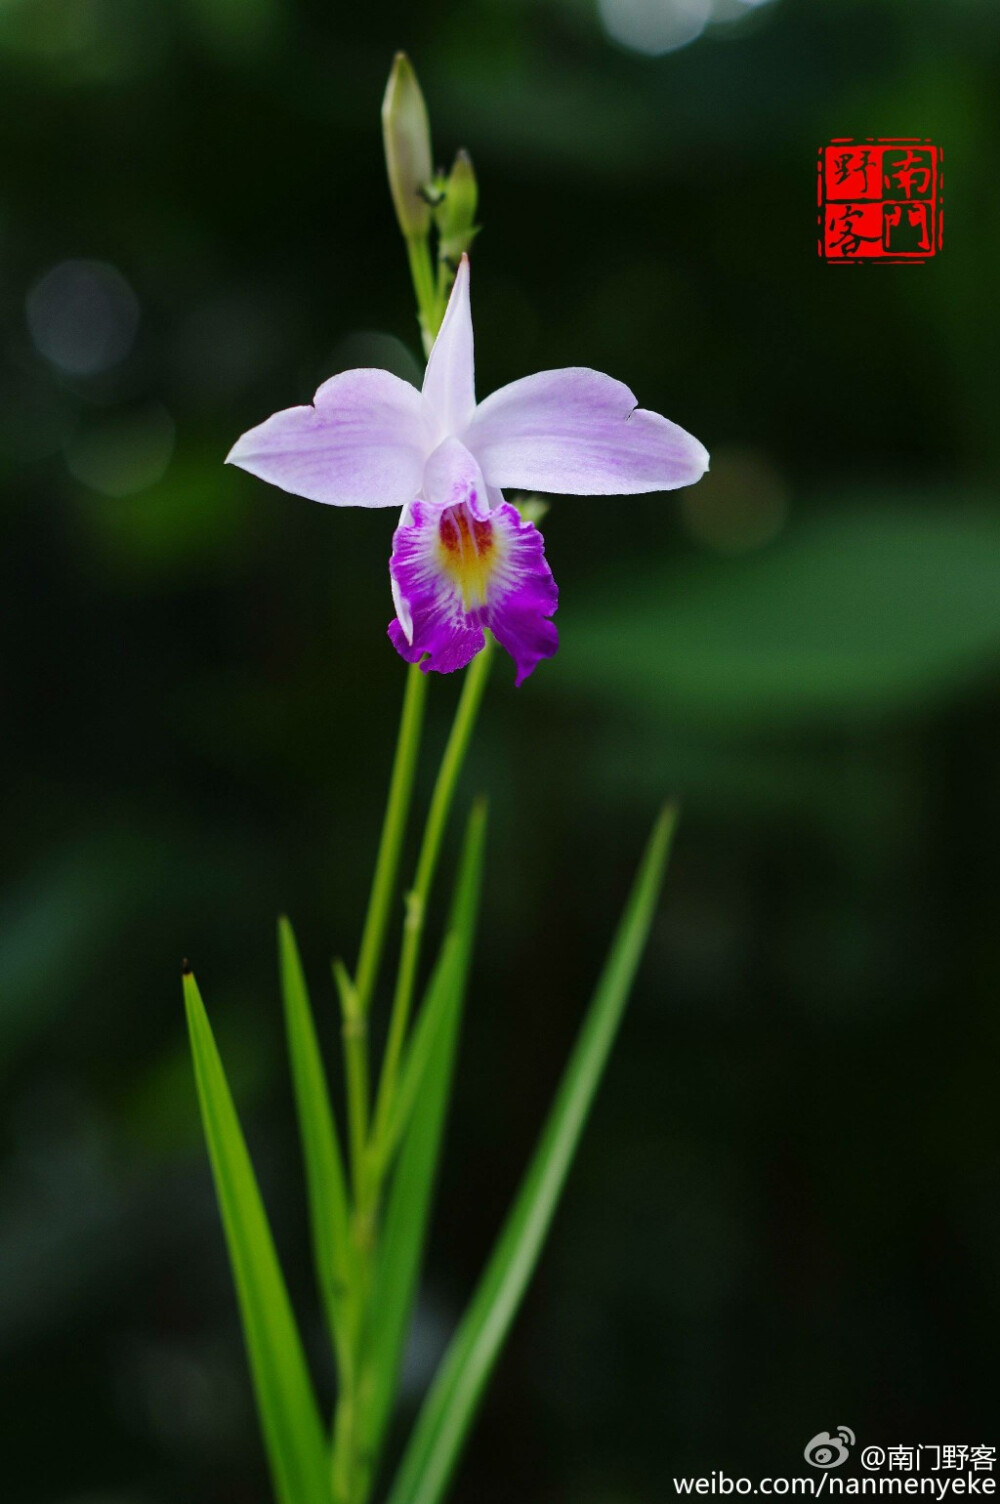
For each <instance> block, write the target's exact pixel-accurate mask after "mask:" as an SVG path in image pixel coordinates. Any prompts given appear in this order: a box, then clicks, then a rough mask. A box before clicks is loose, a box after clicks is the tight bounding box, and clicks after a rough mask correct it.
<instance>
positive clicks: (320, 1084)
mask: <svg viewBox="0 0 1000 1504" xmlns="http://www.w3.org/2000/svg"><path fill="white" fill-rule="evenodd" d="M278 955H279V962H280V970H281V992H282V997H283V999H284V1005H285V1027H286V1030H287V1033H288V1053H289V1057H290V1060H291V1066H292V1081H293V1083H294V1086H295V1105H296V1108H297V1110H298V1118H299V1135H300V1137H301V1140H302V1157H303V1159H304V1161H305V1167H306V1184H307V1186H308V1191H309V1223H310V1227H311V1230H312V1245H313V1260H314V1262H315V1265H316V1279H317V1282H318V1284H319V1292H320V1298H321V1300H322V1302H323V1308H324V1310H325V1311H326V1317H327V1323H328V1325H329V1328H330V1335H331V1337H332V1339H333V1343H334V1347H335V1348H336V1350H337V1352H338V1354H339V1355H340V1356H341V1359H342V1358H343V1344H344V1341H345V1338H346V1334H345V1330H344V1315H343V1300H344V1295H345V1293H346V1290H347V1287H348V1285H349V1283H350V1280H351V1234H350V1211H349V1207H348V1200H347V1186H346V1182H345V1179H344V1161H343V1156H342V1154H341V1151H340V1141H339V1139H338V1137H337V1124H336V1119H335V1117H334V1115H333V1108H332V1106H331V1104H330V1092H329V1088H328V1086H327V1080H326V1071H325V1070H324V1068H323V1058H322V1055H321V1054H320V1049H319V1041H318V1040H317V1037H316V1026H315V1023H314V1021H313V1015H312V1009H311V1008H310V1006H309V993H308V990H307V988H306V980H305V976H304V975H303V972H302V962H301V961H300V959H299V951H298V946H297V945H296V943H295V934H294V931H293V930H292V926H291V924H290V923H289V921H288V920H287V919H285V918H284V917H282V918H281V919H279V921H278Z"/></svg>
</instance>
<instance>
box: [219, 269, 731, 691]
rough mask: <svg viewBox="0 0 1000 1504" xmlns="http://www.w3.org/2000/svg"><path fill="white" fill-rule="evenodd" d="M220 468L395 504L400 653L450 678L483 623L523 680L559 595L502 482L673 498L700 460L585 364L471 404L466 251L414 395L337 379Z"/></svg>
mask: <svg viewBox="0 0 1000 1504" xmlns="http://www.w3.org/2000/svg"><path fill="white" fill-rule="evenodd" d="M227 463H230V464H234V465H239V466H240V467H241V468H242V469H244V470H248V471H249V472H250V473H251V474H252V475H257V476H259V477H260V478H261V479H262V480H266V481H270V482H271V483H272V484H273V485H276V486H280V487H281V489H282V490H284V491H290V492H292V493H293V494H294V495H297V496H305V497H307V498H308V499H309V500H311V501H321V502H325V503H326V504H327V505H329V506H341V507H347V506H354V507H399V508H401V512H402V515H401V518H400V522H399V525H398V527H397V528H396V532H395V535H394V537H393V545H392V557H391V560H390V563H389V571H390V577H391V587H392V597H393V603H394V605H395V609H396V615H395V619H394V620H393V621H392V623H391V624H390V626H389V636H390V638H391V639H392V642H393V645H394V646H395V648H396V650H397V651H398V652H399V653H400V654H401V656H402V657H403V658H405V659H406V660H407V662H409V663H419V664H420V666H421V667H422V668H423V669H424V670H425V671H426V670H428V669H436V670H437V671H438V672H440V673H450V672H452V671H453V670H455V669H460V668H464V667H465V665H466V664H467V663H469V662H470V661H471V659H472V658H474V657H475V655H476V654H477V653H478V652H479V651H480V650H481V649H482V648H483V646H484V645H485V641H486V638H485V632H486V630H487V629H488V630H489V631H490V632H492V633H493V635H494V637H495V638H496V639H497V641H498V642H499V643H500V645H501V646H502V647H504V648H506V650H507V652H508V653H509V654H510V655H511V657H512V658H513V659H514V663H515V667H516V670H517V676H516V683H518V684H520V683H522V681H523V680H524V679H525V678H526V677H527V676H528V675H529V674H530V673H531V672H532V670H533V669H534V668H535V666H536V664H537V663H538V662H539V661H540V660H541V659H542V658H550V657H551V656H552V655H553V653H554V652H555V651H556V648H557V646H558V635H557V632H556V628H555V625H554V623H553V622H552V620H551V617H552V615H553V613H554V612H555V610H556V606H557V604H558V589H557V587H556V583H555V581H554V579H553V578H552V571H551V570H550V568H549V566H548V562H547V560H546V558H545V550H544V545H543V542H542V537H541V534H540V533H539V532H538V530H537V528H536V527H535V526H534V524H533V523H532V522H529V521H527V520H526V519H525V518H524V517H522V516H521V514H520V513H519V512H518V511H517V509H516V508H515V507H513V506H511V505H509V504H508V502H507V501H506V500H505V499H504V494H503V487H512V488H515V489H518V490H530V491H543V492H556V493H562V494H568V495H575V496H610V495H616V496H631V495H636V494H638V493H640V492H644V491H669V490H673V489H674V488H675V487H677V486H687V485H691V484H692V482H694V481H696V480H698V479H700V477H701V476H702V475H703V474H704V472H705V470H706V469H707V467H708V454H707V452H706V450H705V448H704V446H703V445H702V444H700V443H699V442H698V440H697V439H695V438H693V437H692V436H691V434H689V433H686V432H685V430H684V429H683V428H680V427H678V425H677V424H676V423H671V422H670V421H669V419H667V418H663V417H661V416H660V414H659V413H654V412H648V411H646V410H645V409H644V408H640V407H639V406H638V405H637V403H636V399H635V397H634V396H633V395H632V393H631V392H630V391H629V389H628V387H627V386H625V385H624V384H623V383H622V382H620V381H615V380H614V379H613V378H612V377H610V376H604V375H602V374H601V372H600V371H592V370H589V369H588V368H586V367H582V366H571V367H568V368H566V369H564V370H558V371H539V372H537V373H536V374H535V375H534V376H525V377H524V378H522V379H521V380H520V381H513V382H511V383H510V385H508V386H504V387H501V388H500V390H499V391H496V392H494V393H493V395H492V396H490V397H487V398H486V399H485V401H483V402H480V403H478V404H477V402H476V395H475V384H474V362H473V341H472V311H471V307H470V302H469V259H468V257H467V256H463V257H462V260H461V263H460V266H459V269H458V273H457V276H456V278H455V284H454V287H453V289H452V292H451V297H450V299H449V302H448V307H447V310H446V312H445V316H444V320H443V322H442V324H441V329H440V332H439V334H438V336H437V339H436V341H435V343H434V346H433V348H432V350H431V353H430V357H429V359H428V362H427V370H426V373H425V375H424V383H423V388H422V390H421V391H419V392H418V391H417V389H416V388H415V387H414V386H411V385H410V384H409V383H408V382H406V381H403V380H402V379H401V378H400V377H398V376H394V375H393V374H392V373H391V372H389V371H382V370H367V369H362V370H354V371H344V372H342V373H341V374H340V375H338V376H332V377H331V378H330V379H329V380H328V381H325V382H324V383H323V385H322V386H321V387H320V388H319V390H318V391H317V393H316V395H315V397H314V398H313V402H312V405H311V406H305V407H289V408H285V409H284V410H283V411H282V412H278V413H275V414H274V415H273V417H270V418H268V419H267V420H266V421H265V422H264V423H261V424H259V425H258V426H257V427H256V428H251V429H250V430H249V431H248V432H247V433H245V434H244V435H243V436H242V438H240V439H238V440H237V442H236V443H235V445H234V446H233V448H232V450H231V451H230V453H229V455H228V458H227Z"/></svg>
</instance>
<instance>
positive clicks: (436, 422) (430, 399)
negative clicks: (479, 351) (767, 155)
mask: <svg viewBox="0 0 1000 1504" xmlns="http://www.w3.org/2000/svg"><path fill="white" fill-rule="evenodd" d="M423 390H424V402H425V403H426V406H427V414H428V420H429V422H430V423H431V424H432V425H433V431H434V435H435V439H436V441H440V440H441V439H446V438H447V437H448V435H449V434H460V433H461V432H462V430H463V429H464V428H465V426H466V424H467V423H468V422H469V419H470V418H471V417H472V414H473V412H474V411H475V407H476V377H475V360H474V354H473V347H472V308H471V305H470V303H469V258H468V256H463V257H462V260H461V263H460V265H459V268H458V275H457V276H456V278H455V285H454V287H453V288H452V290H451V297H450V298H449V300H448V307H447V308H446V310H445V315H444V320H443V322H442V324H441V329H440V332H439V333H438V337H437V339H436V340H435V341H434V348H433V349H432V350H431V353H430V358H429V359H428V361H427V370H426V372H425V373H424V389H423Z"/></svg>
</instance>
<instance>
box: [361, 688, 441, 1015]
mask: <svg viewBox="0 0 1000 1504" xmlns="http://www.w3.org/2000/svg"><path fill="white" fill-rule="evenodd" d="M426 699H427V675H426V674H424V673H422V672H421V671H420V669H419V668H418V667H417V665H416V664H415V663H411V665H410V668H409V671H408V673H407V676H406V693H405V695H404V696H403V713H402V716H401V718H400V722H399V736H398V738H397V741H396V756H395V759H394V761H393V765H392V778H391V781H390V783H389V798H388V800H387V802H386V807H385V819H384V820H383V823H382V836H381V839H380V841H379V848H378V857H377V859H376V862H375V876H374V878H373V880H372V891H371V898H370V899H369V901H368V913H367V914H366V916H365V927H364V931H363V933H362V936H361V950H360V952H359V953H358V967H357V971H356V973H355V981H354V986H355V991H356V992H357V995H358V1003H359V1006H360V1009H361V1013H362V1016H364V1017H367V1014H368V1010H369V1008H370V1007H371V1000H372V995H373V993H374V991H375V984H376V982H377V981H378V973H379V966H380V965H381V961H382V949H383V946H384V944H385V931H386V925H387V923H388V920H389V912H390V909H391V907H392V895H393V892H394V890H395V886H396V874H397V872H398V870H399V853H400V850H401V848H402V844H403V836H404V834H405V832H406V821H407V817H408V815H409V813H410V799H411V796H412V794H413V775H414V773H415V771H416V766H417V755H418V753H419V751H420V732H421V728H422V727H423V721H424V703H425V701H426Z"/></svg>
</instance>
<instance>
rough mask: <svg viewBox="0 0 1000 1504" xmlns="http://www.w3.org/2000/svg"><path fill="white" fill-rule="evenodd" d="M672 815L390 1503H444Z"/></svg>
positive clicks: (580, 1123) (639, 949)
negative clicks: (442, 1500)
mask: <svg viewBox="0 0 1000 1504" xmlns="http://www.w3.org/2000/svg"><path fill="white" fill-rule="evenodd" d="M673 827H674V812H673V810H671V809H667V810H666V811H664V813H663V815H661V817H660V819H659V821H658V822H657V824H656V827H655V828H654V830H653V834H652V837H651V838H650V842H649V845H648V847H647V848H646V853H645V856H644V857H643V861H642V865H641V867H640V868H639V872H638V875H637V877H636V880H635V883H634V885H633V888H632V892H631V894H630V896H629V900H628V904H627V906H626V909H625V913H624V915H623V916H622V920H621V922H620V924H619V927H618V931H617V934H616V935H615V939H614V942H613V944H612V947H611V952H610V954H609V956H608V960H607V962H606V964H605V968H604V972H603V974H602V976H601V978H600V981H599V982H598V984H597V989H596V991H595V993H594V997H593V1000H592V1001H591V1004H590V1007H589V1009H588V1011H587V1016H586V1018H585V1019H584V1022H583V1026H582V1028H581V1030H580V1033H579V1035H578V1037H577V1041H576V1044H575V1045H574V1048H573V1052H572V1054H571V1055H570V1058H569V1061H568V1063H567V1066H566V1069H565V1071H564V1073H563V1077H562V1080H561V1082H560V1084H559V1089H558V1091H557V1092H556V1097H555V1101H554V1103H553V1105H552V1108H551V1110H550V1113H549V1117H548V1120H547V1121H546V1124H545V1127H544V1129H543V1131H542V1136H541V1138H540V1140H539V1143H538V1146H537V1148H536V1150H535V1154H534V1157H533V1159H532V1161H531V1164H530V1165H529V1167H528V1171H527V1174H526V1175H525V1177H524V1180H523V1181H522V1183H521V1188H520V1190H519V1191H518V1194H517V1197H516V1199H515V1201H514V1205H513V1206H512V1208H511V1210H510V1212H509V1214H508V1217H507V1221H506V1223H505V1224H504V1227H503V1230H502V1231H501V1233H500V1236H499V1238H498V1240H497V1243H496V1245H495V1247H494V1250H493V1253H492V1255H491V1257H490V1260H489V1262H488V1264H487V1266H486V1269H485V1272H484V1273H483V1276H482V1278H481V1280H480V1282H479V1285H478V1287H477V1289H476V1292H475V1294H474V1296H473V1298H472V1301H471V1302H470V1304H469V1307H468V1309H467V1310H466V1313H465V1315H464V1316H463V1318H462V1321H461V1323H460V1325H459V1328H458V1331H457V1332H456V1334H455V1336H454V1338H453V1339H452V1342H451V1345H450V1347H449V1349H448V1352H447V1353H446V1355H445V1358H444V1361H443V1362H442V1365H441V1368H440V1369H439V1371H438V1374H437V1377H436V1378H435V1380H434V1383H433V1385H432V1386H431V1390H430V1393H429V1394H428V1396H427V1398H426V1400H425V1401H424V1405H423V1407H422V1409H421V1412H420V1415H419V1417H418V1419H417V1424H416V1426H415V1428H414V1432H413V1435H412V1437H411V1439H410V1442H409V1445H408V1447H407V1449H406V1452H405V1454H404V1456H403V1460H402V1463H401V1464H400V1468H399V1471H398V1473H397V1475H396V1478H395V1481H394V1483H393V1486H392V1489H391V1491H390V1494H389V1501H388V1504H440V1500H441V1499H442V1498H443V1496H444V1493H445V1490H446V1489H447V1487H448V1483H449V1481H450V1478H451V1475H452V1471H453V1469H454V1467H455V1464H456V1462H457V1460H458V1456H459V1453H460V1451H461V1448H462V1444H463V1442H464V1440H465V1437H466V1434H467V1433H468V1430H469V1427H470V1426H471V1424H472V1421H473V1418H474V1416H475V1412H476V1408H477V1406H478V1404H479V1401H480V1399H481V1398H482V1394H483V1391H484V1389H485V1387H486V1383H487V1381H488V1379H489V1376H490V1373H491V1372H492V1369H493V1365H494V1363H495V1362H496V1359H497V1356H498V1354H499V1352H500V1349H501V1347H502V1346H503V1343H504V1340H505V1338H506V1336H507V1333H508V1331H509V1329H510V1325H511V1322H512V1321H513V1319H514V1315H515V1313H516V1311H517V1308H518V1306H519V1305H520V1302H521V1298H522V1296H523V1295H524V1292H525V1289H526V1288H527V1285H528V1282H529V1280H530V1278H531V1275H532V1273H533V1272H534V1269H535V1265H536V1263H537V1261H538V1256H539V1254H540V1252H541V1249H542V1245H543V1244H544V1241H545V1237H546V1234H547V1233H548V1230H549V1226H550V1224H551V1222H552V1217H553V1214H554V1212H555V1209H556V1206H557V1204H558V1201H559V1196H560V1193H561V1192H562V1188H563V1185H564V1183H565V1180H566V1175H567V1173H568V1171H569V1167H570V1164H571V1163H572V1160H573V1155H574V1153H575V1151H576V1147H577V1144H578V1143H579V1140H580V1135H581V1133H582V1131H583V1127H584V1124H585V1122H586V1119H587V1113H588V1111H589V1109H590V1105H591V1103H592V1101H593V1098H594V1093H595V1091H596V1089H597V1086H598V1083H599V1081H600V1079H601V1074H602V1072H603V1069H604V1066H605V1063H606V1061H607V1058H608V1055H609V1052H610V1050H611V1046H612V1044H613V1042H614V1038H615V1034H616V1032H617V1029H618V1025H619V1023H620V1021H621V1016H622V1013H623V1011H624V1008H625V1004H626V1001H627V999H628V994H629V989H630V987H631V985H632V979H633V977H634V976H635V972H636V968H637V967H638V965H639V961H640V959H641V957H642V953H643V948H644V946H645V943H646V937H647V935H648V933H649V927H650V924H651V922H652V918H653V914H654V911H655V908H656V901H657V897H658V895H659V892H660V887H661V884H662V880H663V873H664V869H665V866H666V860H667V855H668V852H669V848H670V839H671V835H672V832H673Z"/></svg>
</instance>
